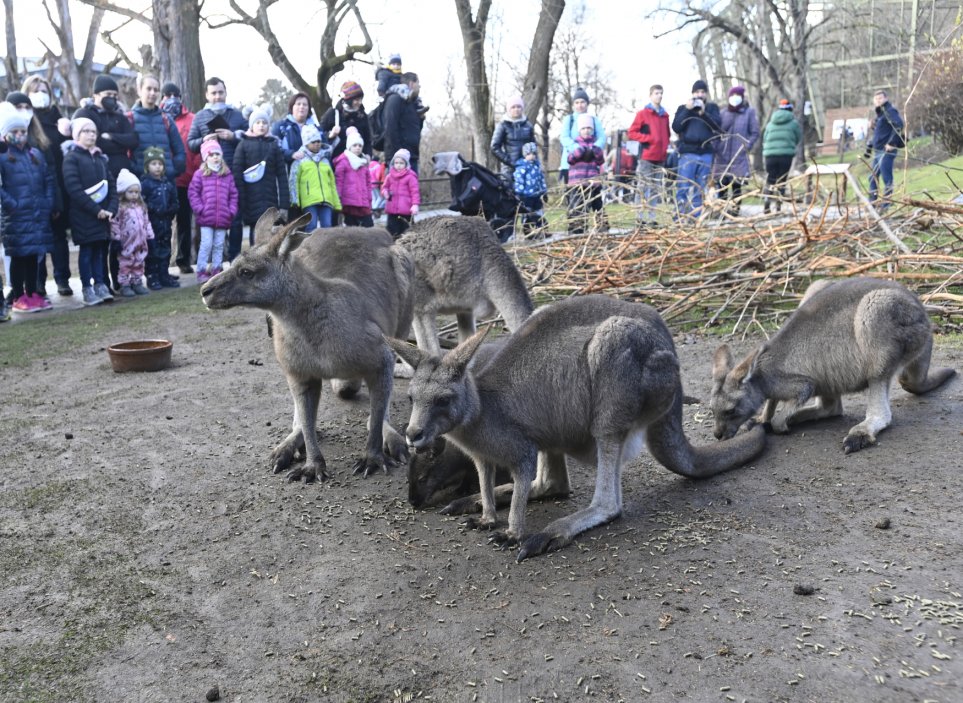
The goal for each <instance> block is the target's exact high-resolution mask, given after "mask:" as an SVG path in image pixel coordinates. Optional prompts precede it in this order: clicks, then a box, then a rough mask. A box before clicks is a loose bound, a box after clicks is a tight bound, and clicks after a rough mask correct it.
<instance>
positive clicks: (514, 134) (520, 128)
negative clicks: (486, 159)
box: [491, 118, 535, 174]
mask: <svg viewBox="0 0 963 703" xmlns="http://www.w3.org/2000/svg"><path fill="white" fill-rule="evenodd" d="M534 141H535V128H534V127H533V126H532V123H531V122H529V121H528V119H526V118H522V119H521V120H519V121H518V122H513V121H512V120H502V121H501V122H499V123H498V126H497V127H495V133H494V134H493V135H492V143H491V150H492V153H493V154H494V155H495V158H496V159H498V160H499V161H501V162H502V173H508V174H514V173H515V163H516V162H517V161H518V160H519V159H520V158H522V147H523V146H525V145H526V144H528V143H529V142H534Z"/></svg>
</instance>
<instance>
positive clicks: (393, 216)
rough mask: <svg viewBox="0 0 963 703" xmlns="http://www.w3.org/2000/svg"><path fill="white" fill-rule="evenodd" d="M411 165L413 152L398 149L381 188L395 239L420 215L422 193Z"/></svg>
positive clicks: (390, 230)
mask: <svg viewBox="0 0 963 703" xmlns="http://www.w3.org/2000/svg"><path fill="white" fill-rule="evenodd" d="M410 163H411V152H409V151H408V150H407V149H398V151H396V152H395V155H394V156H393V157H392V159H391V170H390V171H389V172H388V175H386V176H385V183H384V185H383V186H381V194H382V195H383V196H384V197H385V200H387V201H388V202H387V203H386V204H385V212H387V213H388V232H390V233H391V236H392V237H393V238H394V239H398V237H400V236H401V235H402V234H404V233H405V230H406V229H408V227H409V226H410V225H411V220H412V218H413V217H414V216H415V215H417V214H418V205H419V204H420V203H421V193H419V191H418V174H416V173H415V172H414V171H412V170H411V169H410V168H408V165H409V164H410Z"/></svg>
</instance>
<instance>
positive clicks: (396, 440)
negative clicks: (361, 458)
mask: <svg viewBox="0 0 963 703" xmlns="http://www.w3.org/2000/svg"><path fill="white" fill-rule="evenodd" d="M383 450H384V453H385V456H387V457H388V458H390V459H392V460H393V461H395V462H397V463H399V464H404V463H407V461H408V459H409V458H410V456H411V454H410V453H409V452H408V444H407V443H406V442H405V440H404V438H403V437H402V436H401V435H397V436H396V437H385V441H384V447H383Z"/></svg>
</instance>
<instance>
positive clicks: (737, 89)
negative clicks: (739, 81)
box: [729, 85, 746, 97]
mask: <svg viewBox="0 0 963 703" xmlns="http://www.w3.org/2000/svg"><path fill="white" fill-rule="evenodd" d="M733 95H739V96H742V97H745V95H746V89H745V87H743V86H741V85H734V86H732V87H731V88H729V96H733Z"/></svg>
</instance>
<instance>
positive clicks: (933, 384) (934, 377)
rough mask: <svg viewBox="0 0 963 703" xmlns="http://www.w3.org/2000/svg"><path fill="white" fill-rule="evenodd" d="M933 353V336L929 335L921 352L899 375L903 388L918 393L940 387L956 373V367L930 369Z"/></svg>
mask: <svg viewBox="0 0 963 703" xmlns="http://www.w3.org/2000/svg"><path fill="white" fill-rule="evenodd" d="M932 353H933V336H932V335H928V336H927V339H926V343H925V345H924V346H923V349H921V350H920V353H919V354H918V355H917V356H916V358H915V359H913V360H912V361H911V362H909V363H908V364H907V365H906V367H905V368H904V369H903V371H902V372H901V373H900V375H899V384H900V385H901V386H902V387H903V390H905V391H907V392H908V393H915V394H917V395H919V394H922V393H929V392H930V391H931V390H934V389H936V388H939V387H940V386H942V385H943V384H944V383H946V382H947V381H948V380H949V379H951V378H953V376H955V375H956V371H955V370H954V369H935V370H933V371H932V372H931V371H930V355H931V354H932Z"/></svg>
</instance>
